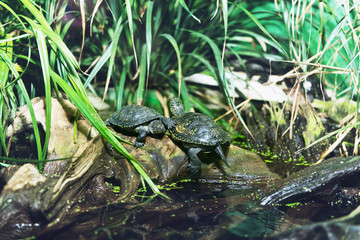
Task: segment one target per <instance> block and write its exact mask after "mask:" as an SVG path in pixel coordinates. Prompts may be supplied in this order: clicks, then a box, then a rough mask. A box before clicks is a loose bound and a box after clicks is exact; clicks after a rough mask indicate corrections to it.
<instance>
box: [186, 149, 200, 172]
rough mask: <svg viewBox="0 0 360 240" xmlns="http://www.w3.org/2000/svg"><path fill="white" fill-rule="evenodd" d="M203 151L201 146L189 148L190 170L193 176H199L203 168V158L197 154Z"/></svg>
mask: <svg viewBox="0 0 360 240" xmlns="http://www.w3.org/2000/svg"><path fill="white" fill-rule="evenodd" d="M200 151H201V148H192V147H191V148H189V149H188V157H189V165H188V171H189V175H190V176H191V177H198V176H199V175H200V170H201V160H200V159H199V158H198V156H197V154H198V153H199V152H200Z"/></svg>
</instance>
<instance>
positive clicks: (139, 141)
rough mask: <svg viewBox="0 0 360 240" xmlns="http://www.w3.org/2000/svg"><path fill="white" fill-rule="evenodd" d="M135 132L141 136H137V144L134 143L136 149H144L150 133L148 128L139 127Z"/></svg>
mask: <svg viewBox="0 0 360 240" xmlns="http://www.w3.org/2000/svg"><path fill="white" fill-rule="evenodd" d="M135 131H136V132H137V133H139V135H138V136H137V138H136V140H135V142H134V146H135V147H142V146H144V144H145V138H146V136H147V135H148V133H149V129H148V127H147V126H139V127H137V128H136V129H135Z"/></svg>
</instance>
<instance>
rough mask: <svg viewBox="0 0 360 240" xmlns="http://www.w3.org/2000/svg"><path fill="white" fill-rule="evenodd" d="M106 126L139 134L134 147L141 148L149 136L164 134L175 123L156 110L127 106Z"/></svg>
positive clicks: (113, 116) (112, 117) (111, 117)
mask: <svg viewBox="0 0 360 240" xmlns="http://www.w3.org/2000/svg"><path fill="white" fill-rule="evenodd" d="M106 125H110V126H112V127H114V128H115V129H120V130H124V131H126V132H130V133H138V134H139V135H138V136H137V138H136V140H135V142H134V146H135V147H141V146H143V145H144V143H145V137H146V136H147V135H148V134H154V135H159V134H164V133H165V132H166V129H169V128H172V127H173V126H174V121H173V120H171V119H169V118H166V117H164V116H162V115H161V114H160V113H158V112H157V111H156V110H154V109H152V108H148V107H145V106H141V105H127V106H124V107H122V108H121V109H120V110H119V111H117V112H115V113H114V114H113V115H111V116H110V118H109V119H108V121H107V122H106Z"/></svg>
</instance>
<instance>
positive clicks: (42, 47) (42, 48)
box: [34, 30, 51, 169]
mask: <svg viewBox="0 0 360 240" xmlns="http://www.w3.org/2000/svg"><path fill="white" fill-rule="evenodd" d="M34 34H35V37H36V41H37V44H38V49H39V56H40V62H41V69H42V73H43V78H44V85H45V99H46V100H45V101H46V127H45V128H46V129H45V141H44V147H43V151H42V158H41V160H44V159H45V158H46V154H47V148H48V144H49V138H50V126H51V82H50V70H49V69H50V68H49V57H48V56H49V55H48V51H47V45H46V42H45V36H44V34H43V33H42V32H41V31H39V30H35V31H34ZM42 167H43V166H41V165H40V169H42Z"/></svg>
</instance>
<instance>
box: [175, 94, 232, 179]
mask: <svg viewBox="0 0 360 240" xmlns="http://www.w3.org/2000/svg"><path fill="white" fill-rule="evenodd" d="M170 111H171V113H172V114H173V118H172V119H173V120H174V121H175V126H174V127H173V128H171V129H169V131H170V134H171V137H172V138H173V139H174V140H177V141H181V142H182V143H183V145H184V147H185V148H187V154H188V157H189V166H188V171H189V173H190V176H192V177H195V176H197V175H198V174H199V173H200V170H201V160H200V159H199V157H198V156H197V154H198V153H199V152H211V151H215V153H216V154H217V155H219V156H220V158H221V159H222V160H223V161H224V162H225V164H226V166H228V167H229V164H228V162H227V160H226V157H225V155H224V153H223V151H222V148H221V145H222V144H229V135H228V133H227V132H225V131H224V130H223V129H222V128H221V127H220V126H219V125H217V124H216V122H215V121H214V120H213V119H211V118H210V117H208V116H206V115H204V114H201V113H194V112H188V113H185V110H184V106H183V105H182V103H181V101H180V99H178V98H176V97H174V98H172V99H171V100H170Z"/></svg>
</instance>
